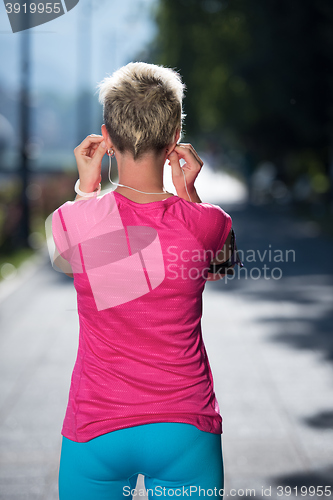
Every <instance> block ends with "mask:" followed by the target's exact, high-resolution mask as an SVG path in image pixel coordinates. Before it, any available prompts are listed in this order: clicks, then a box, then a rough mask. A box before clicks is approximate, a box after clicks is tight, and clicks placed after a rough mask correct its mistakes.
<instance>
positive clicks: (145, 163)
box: [116, 151, 172, 203]
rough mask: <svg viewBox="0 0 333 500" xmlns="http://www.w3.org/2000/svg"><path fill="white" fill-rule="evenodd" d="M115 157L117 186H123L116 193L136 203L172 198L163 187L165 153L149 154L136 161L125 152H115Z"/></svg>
mask: <svg viewBox="0 0 333 500" xmlns="http://www.w3.org/2000/svg"><path fill="white" fill-rule="evenodd" d="M116 157H117V165H118V174H119V184H122V185H123V187H121V186H118V187H117V189H116V192H118V193H120V194H122V195H123V196H126V198H129V199H130V200H132V201H135V202H137V203H149V202H151V201H159V200H163V199H165V198H168V197H170V196H172V194H171V193H166V192H165V191H164V187H163V167H164V163H165V160H166V152H165V151H163V153H160V154H154V153H150V152H149V153H146V154H145V155H144V156H142V158H140V159H138V160H134V159H133V157H132V155H131V154H130V153H127V152H125V153H119V152H117V153H116ZM124 186H127V187H124ZM130 188H132V189H130ZM134 190H138V191H142V192H141V193H139V192H138V191H134Z"/></svg>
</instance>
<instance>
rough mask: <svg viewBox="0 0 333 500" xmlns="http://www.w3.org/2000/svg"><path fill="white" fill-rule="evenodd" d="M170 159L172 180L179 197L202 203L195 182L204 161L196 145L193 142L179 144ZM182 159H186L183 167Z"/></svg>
mask: <svg viewBox="0 0 333 500" xmlns="http://www.w3.org/2000/svg"><path fill="white" fill-rule="evenodd" d="M168 159H169V163H170V165H171V173H172V182H173V185H174V186H175V188H176V191H177V195H178V196H179V198H183V199H184V200H187V201H191V202H193V203H201V200H200V198H199V195H198V193H197V191H196V189H195V187H194V182H195V179H196V178H197V176H198V174H199V172H200V170H201V168H202V166H203V161H202V160H201V158H200V157H199V155H198V153H197V152H196V150H195V149H194V147H193V146H192V145H191V144H177V146H176V147H175V149H174V150H173V151H172V152H171V153H170V154H169V156H168ZM180 159H183V160H185V163H184V165H183V166H182V167H181V166H180Z"/></svg>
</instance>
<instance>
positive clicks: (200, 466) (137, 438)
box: [59, 423, 224, 500]
mask: <svg viewBox="0 0 333 500" xmlns="http://www.w3.org/2000/svg"><path fill="white" fill-rule="evenodd" d="M138 474H143V475H144V476H145V488H146V490H147V492H148V498H149V500H151V499H154V498H160V499H163V500H164V499H167V498H171V497H174V498H191V499H199V498H201V499H202V498H205V497H206V498H207V497H209V498H215V499H216V498H218V499H221V498H223V487H224V475H223V459H222V448H221V435H220V434H212V433H210V432H203V431H200V430H199V429H197V428H196V427H195V426H194V425H189V424H178V423H157V424H147V425H139V426H136V427H129V428H126V429H121V430H118V431H114V432H110V433H108V434H104V435H102V436H99V437H97V438H95V439H92V440H91V441H88V442H86V443H77V442H75V441H71V440H69V439H67V438H65V437H64V438H63V442H62V450H61V459H60V470H59V499H60V500H126V499H127V498H128V499H129V500H132V495H133V494H134V495H135V496H134V497H133V498H134V499H136V498H138V499H139V498H143V495H144V492H143V489H141V488H140V489H141V491H140V489H138V490H137V491H136V493H135V492H134V491H133V490H134V488H135V485H136V481H137V478H138ZM144 498H145V497H144Z"/></svg>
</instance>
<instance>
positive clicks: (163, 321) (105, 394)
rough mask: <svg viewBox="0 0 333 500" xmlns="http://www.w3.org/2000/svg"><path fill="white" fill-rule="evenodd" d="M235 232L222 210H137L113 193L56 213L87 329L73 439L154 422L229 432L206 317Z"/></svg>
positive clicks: (71, 422)
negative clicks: (218, 266)
mask: <svg viewBox="0 0 333 500" xmlns="http://www.w3.org/2000/svg"><path fill="white" fill-rule="evenodd" d="M230 229H231V218H230V216H229V215H228V214H226V213H225V212H224V211H223V210H222V209H221V208H219V207H218V206H214V205H211V204H208V203H201V204H198V203H189V202H187V201H185V200H183V199H181V198H179V197H178V196H173V197H170V198H167V199H165V200H163V201H156V202H152V203H145V204H138V203H135V202H133V201H131V200H128V199H127V198H125V197H124V196H122V195H121V194H119V193H114V192H110V193H107V194H105V195H103V196H101V197H98V198H92V199H89V200H85V201H77V202H67V203H65V204H64V205H62V206H61V207H60V208H58V209H57V210H56V211H55V212H54V214H53V217H52V231H53V237H54V241H55V244H56V247H57V250H58V251H59V253H60V254H61V255H62V257H63V258H65V259H66V260H67V261H68V262H69V263H70V264H71V267H72V269H73V273H74V286H75V288H76V291H77V303H78V314H79V323H80V334H79V347H78V354H77V359H76V363H75V366H74V370H73V374H72V380H71V387H70V393H69V401H68V406H67V411H66V416H65V420H64V424H63V429H62V434H63V435H64V436H65V437H67V438H68V439H71V440H73V441H78V442H86V441H89V440H90V439H92V438H94V437H97V436H99V435H101V434H105V433H107V432H111V431H114V430H117V429H122V428H126V427H132V426H136V425H142V424H148V423H155V422H181V423H187V424H193V425H195V426H196V427H197V428H198V429H200V430H202V431H206V432H212V433H216V434H219V433H221V432H222V419H221V416H220V413H219V407H218V403H217V400H216V397H215V393H214V388H213V379H212V374H211V370H210V366H209V361H208V358H207V354H206V350H205V346H204V343H203V339H202V334H201V315H202V292H203V289H204V286H205V282H206V278H207V271H208V268H209V263H210V261H211V260H212V259H213V258H214V256H215V255H216V253H217V252H218V250H220V249H221V248H222V247H223V245H224V242H225V240H226V238H227V236H228V233H229V231H230Z"/></svg>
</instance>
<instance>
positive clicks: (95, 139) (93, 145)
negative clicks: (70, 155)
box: [74, 134, 107, 193]
mask: <svg viewBox="0 0 333 500" xmlns="http://www.w3.org/2000/svg"><path fill="white" fill-rule="evenodd" d="M106 151H107V147H106V144H105V142H104V140H103V136H102V135H96V134H91V135H88V136H87V137H86V138H85V139H84V140H83V141H82V142H81V144H80V145H79V146H77V147H76V148H75V149H74V155H75V159H76V163H77V169H78V172H79V177H80V189H81V191H84V192H85V193H91V192H93V191H95V189H96V188H97V187H98V184H99V183H100V182H101V179H102V176H101V170H102V159H103V156H104V155H105V153H106Z"/></svg>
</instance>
